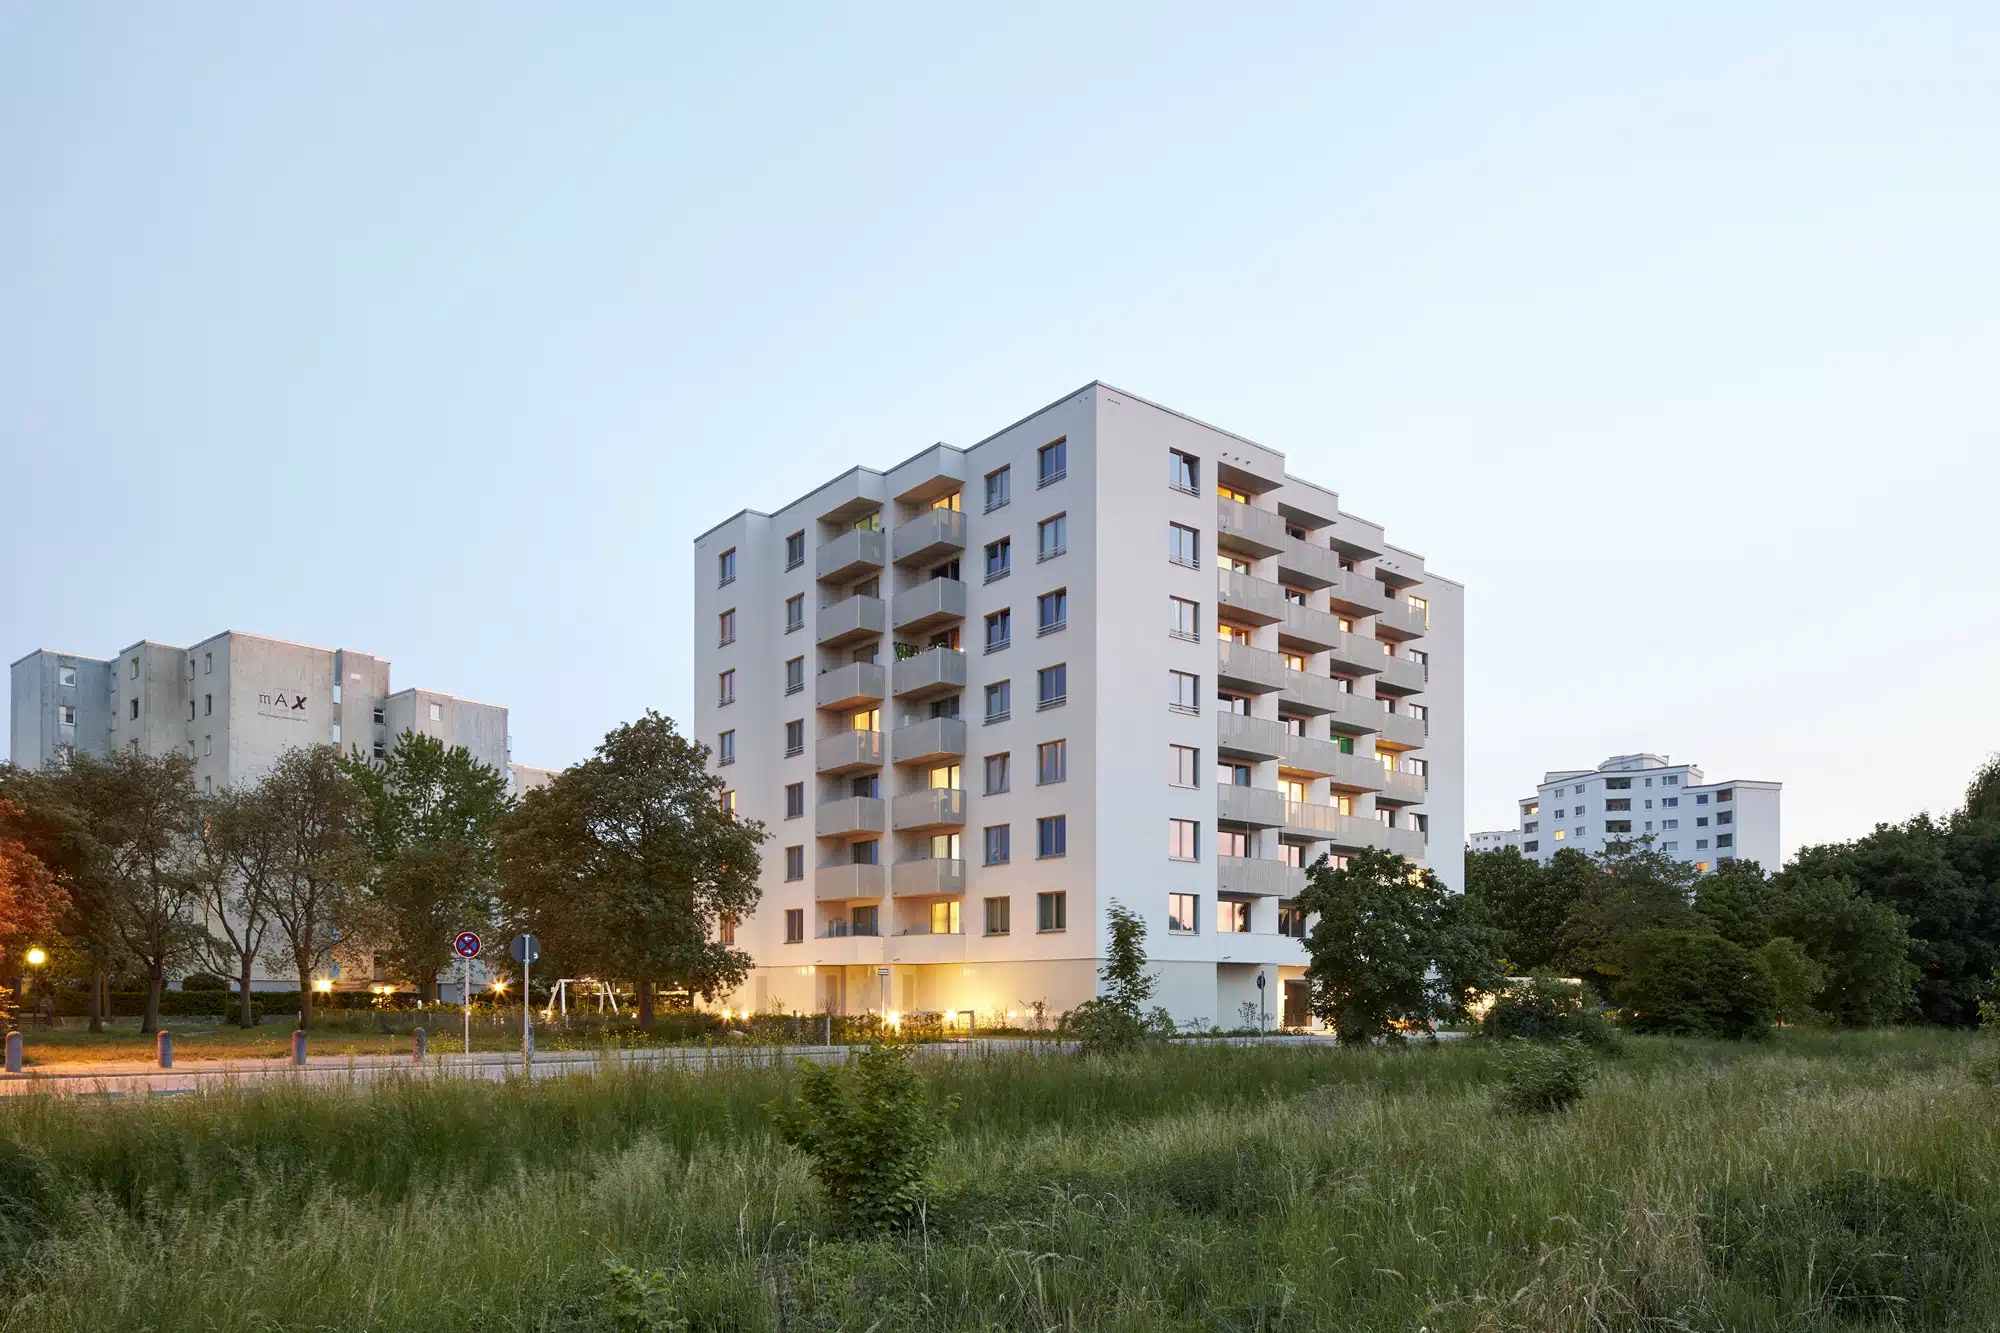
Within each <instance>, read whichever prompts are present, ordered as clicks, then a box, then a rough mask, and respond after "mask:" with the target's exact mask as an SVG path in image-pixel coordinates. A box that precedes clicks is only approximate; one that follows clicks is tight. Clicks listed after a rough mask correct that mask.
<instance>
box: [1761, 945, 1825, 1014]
mask: <svg viewBox="0 0 2000 1333" xmlns="http://www.w3.org/2000/svg"><path fill="white" fill-rule="evenodd" d="M1753 956H1754V957H1755V958H1756V959H1757V961H1758V962H1759V963H1760V964H1762V965H1763V968H1764V971H1765V972H1767V973H1769V974H1770V977H1771V995H1772V1000H1773V1004H1772V1007H1771V1017H1772V1018H1774V1019H1776V1020H1777V1021H1778V1022H1780V1023H1783V1024H1786V1025H1787V1026H1790V1027H1797V1026H1799V1025H1801V1024H1804V1023H1818V1022H1821V1021H1823V1020H1824V1019H1825V1017H1826V1016H1825V1015H1824V1014H1822V1013H1821V1012H1820V1011H1819V1010H1818V1009H1817V1008H1815V1007H1814V1002H1815V1001H1816V1000H1817V999H1818V998H1819V994H1820V992H1821V991H1822V990H1824V989H1825V988H1826V969H1825V968H1823V967H1821V966H1820V965H1819V964H1818V963H1816V962H1814V961H1813V960H1812V959H1811V958H1810V957H1809V956H1808V955H1807V954H1806V951H1805V946H1804V945H1802V944H1800V943H1799V942H1798V941H1797V940H1795V939H1793V938H1791V937H1790V936H1789V935H1776V936H1773V937H1772V938H1771V939H1768V940H1766V941H1765V942H1764V943H1763V944H1762V945H1761V946H1759V947H1758V948H1757V949H1756V950H1755V951H1754V955H1753Z"/></svg>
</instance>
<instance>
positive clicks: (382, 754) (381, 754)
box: [375, 741, 389, 759]
mask: <svg viewBox="0 0 2000 1333" xmlns="http://www.w3.org/2000/svg"><path fill="white" fill-rule="evenodd" d="M375 757H376V758H377V759H386V758H388V757H389V747H388V746H386V745H384V744H383V743H382V742H381V741H376V742H375Z"/></svg>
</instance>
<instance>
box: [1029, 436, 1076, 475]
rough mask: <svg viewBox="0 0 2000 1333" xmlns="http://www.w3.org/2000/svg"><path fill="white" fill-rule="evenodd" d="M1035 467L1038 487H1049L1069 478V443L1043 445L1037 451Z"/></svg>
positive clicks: (1060, 442)
mask: <svg viewBox="0 0 2000 1333" xmlns="http://www.w3.org/2000/svg"><path fill="white" fill-rule="evenodd" d="M1035 466H1036V472H1035V477H1036V481H1035V484H1036V485H1037V486H1047V485H1049V484H1050V483H1052V482H1058V481H1061V480H1062V479H1063V478H1064V477H1066V476H1068V475H1069V441H1067V440H1057V441H1055V442H1054V443H1053V444H1045V445H1043V446H1042V447H1041V448H1040V449H1039V450H1037V451H1036V455H1035Z"/></svg>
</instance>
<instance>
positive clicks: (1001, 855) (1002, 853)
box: [983, 824, 1014, 866]
mask: <svg viewBox="0 0 2000 1333" xmlns="http://www.w3.org/2000/svg"><path fill="white" fill-rule="evenodd" d="M1013 827H1014V826H1013V825H1011V824H988V825H987V826H986V834H985V838H984V839H983V842H984V846H985V849H986V864H987V865H990V866H1004V865H1006V864H1007V862H1009V861H1010V860H1012V859H1013V857H1014V837H1013Z"/></svg>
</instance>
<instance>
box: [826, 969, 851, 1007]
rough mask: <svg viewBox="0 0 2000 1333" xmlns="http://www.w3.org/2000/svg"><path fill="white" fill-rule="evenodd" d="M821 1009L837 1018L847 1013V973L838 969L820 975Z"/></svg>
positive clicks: (828, 970) (827, 970)
mask: <svg viewBox="0 0 2000 1333" xmlns="http://www.w3.org/2000/svg"><path fill="white" fill-rule="evenodd" d="M820 978H821V982H820V1007H821V1010H822V1011H823V1012H825V1013H829V1014H833V1015H835V1016H836V1017H838V1016H840V1015H842V1014H845V1013H846V1012H847V973H846V972H845V971H844V970H842V969H840V968H837V967H834V968H828V969H826V970H825V971H822V972H821V973H820Z"/></svg>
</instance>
